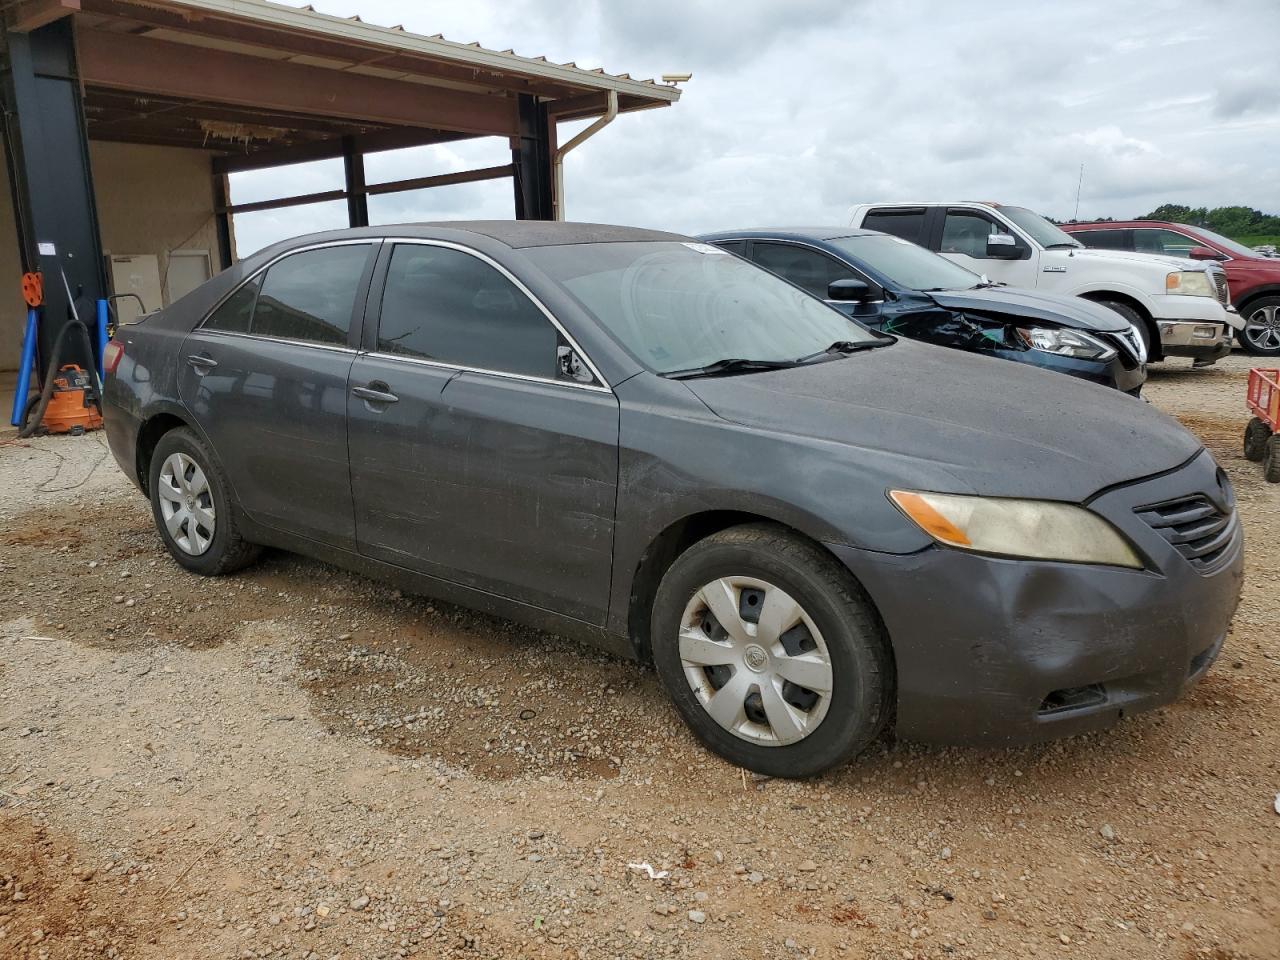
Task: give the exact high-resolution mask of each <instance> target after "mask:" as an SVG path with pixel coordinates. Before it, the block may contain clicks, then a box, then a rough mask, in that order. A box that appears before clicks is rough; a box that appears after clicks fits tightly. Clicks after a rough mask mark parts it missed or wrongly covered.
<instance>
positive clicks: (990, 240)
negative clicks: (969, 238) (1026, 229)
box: [987, 233, 1022, 260]
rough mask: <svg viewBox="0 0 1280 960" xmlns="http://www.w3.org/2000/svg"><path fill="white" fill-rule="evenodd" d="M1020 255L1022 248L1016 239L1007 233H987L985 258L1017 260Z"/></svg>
mask: <svg viewBox="0 0 1280 960" xmlns="http://www.w3.org/2000/svg"><path fill="white" fill-rule="evenodd" d="M1021 257H1022V248H1021V247H1019V246H1018V241H1017V239H1015V238H1014V237H1013V236H1012V235H1011V234H1008V233H991V234H988V235H987V259H989V260H1018V259H1020V258H1021Z"/></svg>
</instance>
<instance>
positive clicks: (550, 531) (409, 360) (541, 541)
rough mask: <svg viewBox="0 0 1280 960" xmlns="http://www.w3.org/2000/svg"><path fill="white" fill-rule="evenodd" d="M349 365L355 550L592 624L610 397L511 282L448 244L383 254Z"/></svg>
mask: <svg viewBox="0 0 1280 960" xmlns="http://www.w3.org/2000/svg"><path fill="white" fill-rule="evenodd" d="M370 315H371V318H372V317H376V324H374V323H372V322H371V323H370V329H369V330H368V331H367V332H366V339H365V343H364V346H365V347H366V352H363V353H362V354H361V355H360V356H359V357H358V358H357V359H356V361H355V363H354V366H353V367H352V371H351V391H350V394H349V396H348V398H347V412H348V443H349V447H350V456H351V478H352V486H353V495H354V499H355V514H356V537H357V542H358V547H359V550H360V551H361V552H362V553H364V554H366V555H368V556H370V557H373V558H376V559H379V560H384V561H388V562H391V563H395V564H397V565H400V566H404V567H408V568H411V569H414V570H418V571H421V572H423V573H427V574H429V575H431V576H435V577H439V578H441V579H444V580H449V581H452V582H455V583H460V584H463V585H465V586H469V587H473V588H476V589H481V590H485V591H488V592H491V593H496V594H499V595H501V596H504V597H508V598H511V599H515V600H519V601H522V602H525V603H529V604H532V605H535V606H538V607H542V608H544V609H548V610H552V611H555V612H557V613H561V614H564V615H567V616H571V617H574V618H576V619H579V620H583V621H586V622H589V623H596V624H601V623H603V622H604V619H605V615H606V613H607V611H608V596H609V584H610V577H611V572H612V554H613V526H614V506H615V501H616V499H617V484H618V402H617V399H616V397H615V396H614V395H613V392H612V391H611V390H610V389H609V387H608V386H607V385H605V384H604V383H603V381H602V380H601V379H600V378H599V377H598V375H597V374H596V373H595V372H594V371H592V370H591V369H590V368H589V364H588V363H587V362H585V358H583V357H582V356H581V354H580V352H579V351H578V350H577V348H576V346H575V345H574V344H572V342H571V341H570V340H569V339H568V337H567V336H566V335H565V334H564V333H563V332H562V331H561V330H560V329H559V327H558V326H557V325H556V324H555V323H554V322H553V321H552V319H551V317H550V314H549V313H547V312H546V311H545V310H544V309H543V308H542V307H541V305H540V304H538V303H536V302H535V301H534V300H533V298H532V297H531V296H530V295H529V294H528V291H527V290H525V289H524V288H523V286H521V285H520V284H519V283H518V282H517V281H515V279H514V278H513V277H512V276H511V275H510V274H509V273H507V272H506V271H505V270H502V269H501V268H499V267H498V266H497V264H496V263H494V262H493V261H492V260H490V259H488V258H487V257H484V256H483V255H481V254H478V253H476V252H475V251H470V250H468V249H466V248H462V247H459V246H456V245H453V244H446V243H434V242H398V243H396V244H394V245H391V244H388V248H387V249H386V251H384V254H383V256H382V257H381V258H380V266H379V269H378V276H377V279H376V280H375V282H374V285H373V292H372V294H371V296H370Z"/></svg>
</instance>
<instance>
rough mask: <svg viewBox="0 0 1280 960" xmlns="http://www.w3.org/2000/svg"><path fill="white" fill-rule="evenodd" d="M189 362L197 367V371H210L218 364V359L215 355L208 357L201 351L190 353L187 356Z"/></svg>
mask: <svg viewBox="0 0 1280 960" xmlns="http://www.w3.org/2000/svg"><path fill="white" fill-rule="evenodd" d="M187 363H189V364H191V366H193V367H195V370H196V373H205V372H208V371H209V370H212V369H213V368H214V367H216V366H217V365H218V361H217V360H215V359H213V357H206V356H204V355H203V354H199V353H193V354H191V355H189V356H188V357H187Z"/></svg>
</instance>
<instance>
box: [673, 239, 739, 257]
mask: <svg viewBox="0 0 1280 960" xmlns="http://www.w3.org/2000/svg"><path fill="white" fill-rule="evenodd" d="M681 243H684V245H685V246H686V247H688V248H689V249H690V250H693V251H695V252H697V253H712V254H715V255H716V256H718V257H727V256H729V251H728V250H721V249H720V248H719V247H713V246H712V245H711V244H709V243H685V242H684V241H681Z"/></svg>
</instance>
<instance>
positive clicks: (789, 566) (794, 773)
mask: <svg viewBox="0 0 1280 960" xmlns="http://www.w3.org/2000/svg"><path fill="white" fill-rule="evenodd" d="M752 617H754V620H753V619H752ZM756 641H759V642H758V643H757V642H756ZM652 649H653V659H654V666H655V667H656V669H657V672H658V676H659V677H660V678H661V680H662V683H663V686H664V687H666V690H667V693H668V694H669V695H670V696H671V699H672V701H673V702H674V703H675V705H676V708H677V709H678V710H679V711H680V714H681V716H682V717H683V718H684V721H685V722H686V723H687V724H688V725H689V727H690V729H691V730H692V731H693V733H694V734H695V735H696V736H697V737H698V739H699V740H701V741H702V742H703V743H704V744H705V745H706V746H707V747H708V748H709V749H711V750H712V751H713V752H715V753H717V754H719V755H720V756H721V757H723V758H725V759H726V760H728V761H729V762H731V763H735V764H737V765H739V766H742V767H746V768H747V769H749V770H753V771H755V772H757V773H761V774H765V775H768V776H774V777H807V776H811V775H813V774H816V773H820V772H821V771H823V770H827V769H829V768H831V767H834V766H838V765H839V764H842V763H845V762H846V761H848V760H849V759H850V758H851V757H853V756H854V755H856V754H857V753H859V752H860V751H862V750H863V749H865V748H866V747H867V745H868V744H870V743H871V742H872V741H873V740H875V739H876V737H877V736H878V735H879V733H880V732H881V730H882V729H883V728H884V726H885V724H886V723H887V721H888V718H889V714H890V710H891V706H892V703H893V681H894V676H893V659H892V656H891V654H890V648H889V642H888V639H887V637H886V636H885V633H884V628H883V626H882V625H881V624H880V621H879V618H878V617H877V616H876V614H875V612H874V610H873V609H872V606H871V603H870V601H869V599H868V598H867V597H866V595H865V593H864V592H863V591H862V589H861V588H860V587H859V586H858V584H857V583H856V582H855V581H854V579H853V577H852V576H850V575H849V573H848V571H847V570H845V569H844V568H843V567H841V566H840V564H839V563H837V562H836V560H835V559H834V558H833V557H831V556H830V555H829V554H827V553H825V552H824V551H823V550H821V549H820V548H819V547H817V546H816V545H814V544H812V543H810V542H808V541H806V540H803V539H801V538H800V537H798V536H796V535H794V534H792V533H790V532H788V531H786V530H784V529H782V528H780V527H777V526H773V525H771V524H758V525H757V524H752V525H748V526H740V527H733V528H730V529H728V530H724V531H721V532H720V533H716V534H713V535H712V536H710V537H707V538H706V539H705V540H702V541H699V542H698V543H696V544H694V545H693V546H692V547H690V548H689V549H688V550H687V551H685V552H684V553H683V554H681V555H680V556H679V557H677V558H676V560H675V562H674V563H673V564H672V565H671V567H670V569H668V570H667V573H666V575H665V576H664V577H663V579H662V583H661V584H660V585H659V587H658V592H657V596H656V597H655V600H654V606H653V617H652ZM793 678H794V679H793ZM809 685H812V686H809ZM824 685H825V686H826V687H827V689H826V690H823V689H822V687H823V686H824ZM722 696H723V697H724V698H725V699H723V700H719V701H718V700H716V699H715V698H718V697H722ZM715 703H720V704H721V706H720V707H715Z"/></svg>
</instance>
